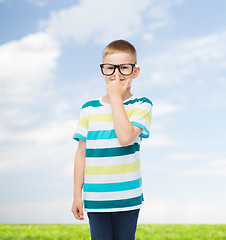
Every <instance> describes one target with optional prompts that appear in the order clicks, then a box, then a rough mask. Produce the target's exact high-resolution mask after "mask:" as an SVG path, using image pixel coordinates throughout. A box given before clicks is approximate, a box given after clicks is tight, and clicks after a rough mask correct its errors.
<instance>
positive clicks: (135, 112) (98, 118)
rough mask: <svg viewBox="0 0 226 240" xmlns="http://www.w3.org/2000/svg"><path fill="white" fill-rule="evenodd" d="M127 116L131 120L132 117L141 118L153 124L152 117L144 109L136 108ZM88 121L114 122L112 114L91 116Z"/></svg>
mask: <svg viewBox="0 0 226 240" xmlns="http://www.w3.org/2000/svg"><path fill="white" fill-rule="evenodd" d="M126 115H127V116H128V118H130V117H131V116H132V115H136V116H141V117H144V118H145V119H147V121H149V122H150V123H151V115H150V113H149V112H148V111H146V110H144V109H139V108H134V109H131V110H127V111H126ZM87 119H88V121H89V122H112V121H113V115H112V113H97V114H89V115H88V117H87Z"/></svg>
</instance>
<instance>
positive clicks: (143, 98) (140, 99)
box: [123, 97, 153, 106]
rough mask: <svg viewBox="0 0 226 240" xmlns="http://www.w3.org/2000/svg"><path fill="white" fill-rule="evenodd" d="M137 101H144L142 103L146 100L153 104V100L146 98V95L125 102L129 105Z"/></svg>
mask: <svg viewBox="0 0 226 240" xmlns="http://www.w3.org/2000/svg"><path fill="white" fill-rule="evenodd" d="M136 102H142V103H143V102H146V103H150V104H151V105H152V106H153V104H152V102H151V100H149V99H148V98H146V97H142V98H135V99H133V100H129V101H128V102H125V103H123V104H124V105H129V104H133V103H136Z"/></svg>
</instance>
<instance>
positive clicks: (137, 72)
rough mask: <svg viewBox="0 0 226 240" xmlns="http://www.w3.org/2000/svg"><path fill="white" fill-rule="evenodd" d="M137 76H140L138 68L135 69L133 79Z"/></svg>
mask: <svg viewBox="0 0 226 240" xmlns="http://www.w3.org/2000/svg"><path fill="white" fill-rule="evenodd" d="M139 74H140V67H136V69H135V71H134V75H133V78H136V77H137V76H138V75H139Z"/></svg>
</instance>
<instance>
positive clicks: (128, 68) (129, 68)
mask: <svg viewBox="0 0 226 240" xmlns="http://www.w3.org/2000/svg"><path fill="white" fill-rule="evenodd" d="M134 67H137V65H136V64H132V63H123V64H119V65H114V64H109V63H103V64H100V68H101V72H102V73H103V74H104V75H106V76H110V75H112V74H113V73H114V72H115V69H116V68H118V70H119V72H120V73H121V74H122V75H126V76H127V75H131V74H132V73H133V68H134Z"/></svg>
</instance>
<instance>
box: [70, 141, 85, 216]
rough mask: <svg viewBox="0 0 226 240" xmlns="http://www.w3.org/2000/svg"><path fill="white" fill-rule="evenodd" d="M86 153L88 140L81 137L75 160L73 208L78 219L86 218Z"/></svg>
mask: <svg viewBox="0 0 226 240" xmlns="http://www.w3.org/2000/svg"><path fill="white" fill-rule="evenodd" d="M85 155H86V142H85V141H83V140H82V139H79V145H78V148H77V151H76V154H75V161H74V200H73V204H72V209H71V210H72V212H73V214H74V216H75V218H76V219H78V220H84V215H83V201H82V187H83V182H84V171H85Z"/></svg>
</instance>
